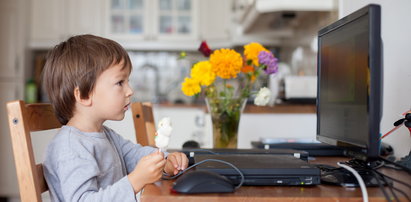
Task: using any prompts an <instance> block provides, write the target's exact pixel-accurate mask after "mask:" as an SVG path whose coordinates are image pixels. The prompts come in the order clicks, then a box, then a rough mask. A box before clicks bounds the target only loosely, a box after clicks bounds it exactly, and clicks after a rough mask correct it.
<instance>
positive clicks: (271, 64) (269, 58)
mask: <svg viewBox="0 0 411 202" xmlns="http://www.w3.org/2000/svg"><path fill="white" fill-rule="evenodd" d="M258 62H259V63H260V64H263V65H264V66H265V67H264V71H265V73H266V74H274V73H277V71H278V59H277V58H276V57H274V55H273V54H272V53H270V52H267V51H261V52H260V53H259V54H258Z"/></svg>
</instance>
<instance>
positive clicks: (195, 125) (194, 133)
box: [153, 106, 212, 149]
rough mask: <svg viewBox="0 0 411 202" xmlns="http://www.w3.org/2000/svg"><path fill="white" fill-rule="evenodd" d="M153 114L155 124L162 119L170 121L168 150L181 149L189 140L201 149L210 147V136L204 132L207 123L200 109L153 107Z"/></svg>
mask: <svg viewBox="0 0 411 202" xmlns="http://www.w3.org/2000/svg"><path fill="white" fill-rule="evenodd" d="M153 113H154V118H155V121H156V123H158V121H160V120H161V119H162V118H163V117H170V119H171V122H172V127H173V132H172V134H171V137H170V142H169V146H168V148H170V149H181V148H182V146H183V144H184V143H185V142H187V141H189V140H194V141H196V142H198V143H199V144H200V146H201V147H202V148H210V147H211V146H212V139H211V136H209V135H207V131H206V128H207V123H208V122H207V121H206V117H205V112H204V111H203V110H202V109H198V108H188V107H187V108H185V107H180V108H179V107H157V106H155V107H154V110H153Z"/></svg>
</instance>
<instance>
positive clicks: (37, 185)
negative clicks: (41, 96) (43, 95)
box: [7, 100, 61, 202]
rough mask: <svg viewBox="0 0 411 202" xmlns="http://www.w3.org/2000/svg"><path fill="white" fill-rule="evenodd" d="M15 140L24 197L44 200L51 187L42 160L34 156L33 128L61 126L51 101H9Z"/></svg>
mask: <svg viewBox="0 0 411 202" xmlns="http://www.w3.org/2000/svg"><path fill="white" fill-rule="evenodd" d="M7 111H8V121H9V127H10V135H11V142H12V147H13V153H14V161H15V164H16V171H17V178H18V183H19V189H20V197H21V201H23V202H40V201H41V193H43V192H45V191H47V190H48V187H47V183H46V181H45V179H44V175H43V166H42V164H37V165H36V162H35V160H34V152H33V146H32V143H31V136H30V132H33V131H42V130H49V129H55V128H60V127H61V124H60V122H59V121H58V120H57V118H56V116H55V115H54V111H53V108H52V106H51V105H50V104H26V103H25V102H24V101H22V100H16V101H12V102H8V103H7Z"/></svg>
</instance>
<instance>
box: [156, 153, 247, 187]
mask: <svg viewBox="0 0 411 202" xmlns="http://www.w3.org/2000/svg"><path fill="white" fill-rule="evenodd" d="M210 161H214V162H219V163H224V164H226V165H229V166H231V167H233V168H234V170H236V171H237V172H238V173H239V174H240V176H241V181H240V184H238V185H237V186H236V187H234V189H235V190H237V189H238V188H240V187H241V186H242V185H243V183H244V174H243V173H242V172H241V171H240V169H238V168H237V167H236V166H235V165H233V164H232V163H229V162H227V161H223V160H220V159H205V160H202V161H200V162H198V163H195V164H193V165H192V166H190V167H188V168H186V169H184V170H183V171H180V172H179V173H178V174H177V175H174V176H171V177H165V176H163V177H162V178H161V179H163V180H172V179H175V178H177V177H179V176H180V175H182V174H183V173H185V172H186V171H188V170H190V169H192V168H194V167H196V166H198V165H200V164H203V163H206V162H210Z"/></svg>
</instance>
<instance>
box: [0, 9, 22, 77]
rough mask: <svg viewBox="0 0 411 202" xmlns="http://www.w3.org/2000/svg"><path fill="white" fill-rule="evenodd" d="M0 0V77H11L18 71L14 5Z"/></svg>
mask: <svg viewBox="0 0 411 202" xmlns="http://www.w3.org/2000/svg"><path fill="white" fill-rule="evenodd" d="M10 2H12V1H0V27H1V28H0V79H10V78H13V77H14V76H15V75H16V74H17V73H18V64H17V57H16V55H17V54H16V52H17V50H16V31H17V30H16V29H17V27H16V25H17V16H16V15H17V12H16V10H17V9H16V7H15V6H16V5H14V4H13V3H10Z"/></svg>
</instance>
